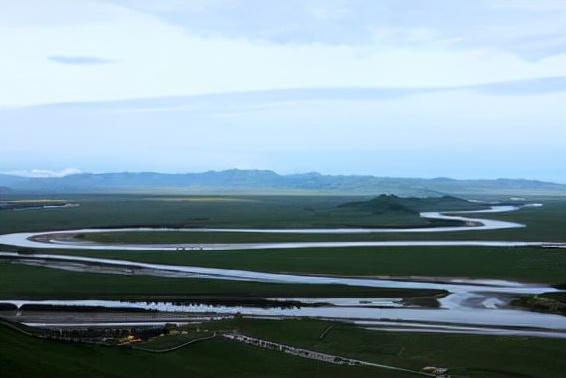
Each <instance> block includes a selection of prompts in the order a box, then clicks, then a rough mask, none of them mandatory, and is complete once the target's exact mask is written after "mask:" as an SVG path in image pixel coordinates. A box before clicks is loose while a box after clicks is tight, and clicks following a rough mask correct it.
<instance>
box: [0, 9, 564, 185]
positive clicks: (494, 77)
mask: <svg viewBox="0 0 566 378" xmlns="http://www.w3.org/2000/svg"><path fill="white" fill-rule="evenodd" d="M0 49H2V52H3V53H2V59H1V60H0V83H1V87H2V90H1V91H0V131H1V135H2V140H3V141H2V149H0V171H2V172H19V173H24V174H36V175H49V174H67V173H72V172H76V171H94V172H104V171H125V170H130V171H142V170H155V171H163V172H185V171H201V170H208V169H226V168H234V167H237V168H261V169H274V170H276V171H278V172H282V173H291V172H304V171H321V172H324V173H339V174H349V173H352V174H353V173H360V174H375V175H380V176H421V177H435V176H450V177H470V178H496V177H525V178H538V179H545V180H553V181H561V182H566V152H565V151H566V2H564V1H562V0H556V1H553V0H548V1H541V0H538V1H523V0H516V1H514V0H501V1H500V0H490V1H473V2H471V1H463V0H462V1H439V0H427V1H424V0H419V1H417V0H408V1H402V2H401V1H393V0H381V1H377V0H350V1H341V0H325V1H322V0H320V1H313V0H303V1H299V0H289V1H285V2H280V1H277V2H276V1H259V0H257V1H252V0H249V1H236V0H208V1H205V0H191V1H177V0H171V1H160V2H156V1H150V0H114V1H112V0H100V1H81V0H51V1H41V0H22V1H18V2H7V3H6V4H5V5H4V6H3V11H2V13H0Z"/></svg>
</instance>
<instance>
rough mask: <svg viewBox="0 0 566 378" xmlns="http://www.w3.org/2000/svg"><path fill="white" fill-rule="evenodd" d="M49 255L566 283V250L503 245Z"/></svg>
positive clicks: (288, 270) (332, 272)
mask: <svg viewBox="0 0 566 378" xmlns="http://www.w3.org/2000/svg"><path fill="white" fill-rule="evenodd" d="M49 252H50V253H58V254H70V255H82V256H96V257H105V258H115V259H122V260H130V261H142V262H150V263H159V264H172V265H189V266H201V267H214V268H225V269H242V270H253V271H261V272H275V273H279V272H283V273H299V274H327V275H348V276H372V275H392V276H440V277H468V278H498V279H509V280H517V281H524V282H535V283H549V284H563V283H566V253H564V250H559V249H542V248H511V247H510V248H503V247H418V248H417V247H411V248H409V247H386V248H363V247H360V248H321V249H292V250H254V251H245V250H244V251H225V252H221V251H215V252H199V251H195V252H176V251H157V252H156V251H86V250H77V251H75V250H60V251H52V250H50V251H49Z"/></svg>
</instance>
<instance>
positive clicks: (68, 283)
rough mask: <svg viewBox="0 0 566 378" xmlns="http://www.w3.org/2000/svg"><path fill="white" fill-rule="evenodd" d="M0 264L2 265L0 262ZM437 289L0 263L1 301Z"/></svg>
mask: <svg viewBox="0 0 566 378" xmlns="http://www.w3.org/2000/svg"><path fill="white" fill-rule="evenodd" d="M0 261H1V260H0ZM438 294H442V292H440V291H436V290H402V289H379V288H358V287H349V286H341V285H330V286H329V285H288V284H270V283H256V282H243V281H225V280H207V279H192V278H160V277H148V276H123V275H107V274H96V273H79V272H68V271H62V270H56V269H50V268H40V267H32V266H25V265H14V264H6V263H2V262H0V298H3V299H23V298H27V299H32V298H35V299H41V298H54V299H55V298H61V299H81V298H83V299H84V298H99V299H140V300H147V299H161V300H173V299H184V298H187V297H215V296H224V297H260V298H261V297H332V296H343V297H400V296H401V297H416V296H430V295H438Z"/></svg>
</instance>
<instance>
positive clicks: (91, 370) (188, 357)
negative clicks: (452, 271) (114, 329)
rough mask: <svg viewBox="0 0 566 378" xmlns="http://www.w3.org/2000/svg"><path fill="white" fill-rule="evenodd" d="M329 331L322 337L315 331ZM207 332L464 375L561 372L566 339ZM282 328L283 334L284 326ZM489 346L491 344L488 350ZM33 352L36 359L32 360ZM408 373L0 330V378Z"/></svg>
mask: <svg viewBox="0 0 566 378" xmlns="http://www.w3.org/2000/svg"><path fill="white" fill-rule="evenodd" d="M329 325H333V328H332V329H331V330H330V331H329V332H327V333H326V335H325V337H324V338H323V339H321V338H320V334H321V333H322V331H323V330H324V329H326V328H327V327H328V326H329ZM207 327H208V328H209V329H213V328H215V327H216V328H221V329H236V330H238V331H240V332H242V333H244V334H247V335H250V336H255V337H260V338H263V339H269V340H273V341H276V342H281V343H285V344H289V345H294V346H300V347H304V348H308V349H312V350H317V351H321V352H327V353H332V354H337V355H342V356H348V357H353V358H358V359H363V360H367V361H373V362H378V363H383V364H389V365H395V366H401V367H404V368H411V369H421V368H422V367H424V366H430V365H432V366H441V367H448V368H450V369H451V372H452V373H453V374H455V375H463V376H468V377H483V378H485V377H490V378H508V377H542V376H544V377H545V378H554V377H556V378H559V377H563V372H564V370H565V369H566V359H564V350H565V349H566V341H564V340H553V339H551V340H548V339H536V338H510V337H497V336H494V337H487V336H470V335H465V336H462V335H432V334H402V333H401V334H399V333H384V332H378V331H369V330H364V329H360V328H355V327H352V326H349V325H345V324H333V323H328V322H324V321H311V320H282V321H268V320H248V319H239V320H232V321H224V322H222V323H220V324H217V325H214V324H212V325H208V326H207ZM283 330H284V331H283ZM488 346H489V347H488ZM31 356H33V361H34V363H30V358H31ZM235 372H238V373H237V376H245V377H265V376H270V377H287V376H290V375H292V376H296V377H303V376H304V377H312V376H325V377H343V376H355V377H366V376H367V377H369V376H373V377H375V376H378V377H392V378H393V377H410V376H411V375H407V374H404V373H396V372H391V371H387V370H379V369H368V368H348V367H340V366H335V365H332V366H331V365H325V364H323V363H320V362H314V361H309V360H303V359H300V358H297V357H292V356H287V355H285V354H281V353H279V352H274V351H266V350H262V349H258V348H255V347H251V346H246V345H242V344H236V343H232V342H229V341H225V340H222V339H213V340H209V341H204V342H201V343H196V344H193V345H190V346H188V347H186V348H181V349H178V350H176V351H173V352H169V353H160V354H154V353H148V352H144V351H139V350H133V349H129V348H116V347H102V346H93V345H81V344H68V343H61V342H56V341H48V340H39V339H33V338H30V337H28V336H25V335H22V334H18V333H16V332H15V331H13V330H10V329H7V328H4V327H0V375H2V376H14V375H19V376H22V377H28V376H41V377H60V378H65V377H75V376H81V377H102V376H104V377H107V376H108V377H131V376H139V377H152V376H167V377H181V376H198V377H209V376H235Z"/></svg>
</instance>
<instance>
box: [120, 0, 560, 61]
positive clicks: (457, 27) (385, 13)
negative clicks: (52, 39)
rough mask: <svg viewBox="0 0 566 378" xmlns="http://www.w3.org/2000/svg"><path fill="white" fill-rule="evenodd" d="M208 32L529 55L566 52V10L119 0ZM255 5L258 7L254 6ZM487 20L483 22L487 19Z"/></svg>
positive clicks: (299, 0) (483, 3) (546, 2)
mask: <svg viewBox="0 0 566 378" xmlns="http://www.w3.org/2000/svg"><path fill="white" fill-rule="evenodd" d="M112 2H113V3H114V4H118V5H121V6H124V7H127V8H129V9H135V10H137V11H141V12H144V13H146V14H149V15H152V16H156V17H159V18H160V19H162V20H164V21H166V22H168V23H170V24H173V25H177V26H180V27H182V28H183V29H185V30H186V31H188V32H189V33H191V34H197V35H201V36H205V37H219V36H222V37H227V38H246V39H250V40H262V41H268V42H271V43H278V44H289V43H298V44H312V43H323V44H338V45H340V44H349V45H377V46H383V45H384V44H390V45H396V46H398V47H399V46H406V45H409V46H415V45H418V44H420V45H426V44H429V43H431V42H433V41H431V39H434V40H437V42H440V43H442V41H451V44H452V46H453V47H454V48H467V49H469V48H477V47H479V48H490V49H496V50H500V51H505V52H510V53H513V54H515V55H517V56H520V57H521V58H523V59H525V60H538V59H542V58H544V57H547V56H553V55H557V54H561V53H563V52H564V51H566V40H565V39H564V38H563V36H564V34H565V32H566V27H565V26H564V17H565V16H566V7H564V3H563V2H562V1H553V0H538V1H536V2H533V1H530V2H526V1H510V0H478V1H470V2H457V1H453V0H438V1H432V2H431V1H428V0H407V1H404V2H399V1H397V0H381V1H373V0H350V1H349V2H345V1H343V0H326V1H320V0H288V1H285V2H280V3H278V5H277V6H273V4H272V3H271V2H266V1H263V0H243V1H238V2H235V1H232V0H224V1H222V0H208V1H204V0H202V1H196V2H195V3H196V4H198V6H196V5H195V4H193V2H172V3H169V5H168V6H162V5H161V4H158V3H156V2H154V1H150V0H137V1H134V0H113V1H112ZM250 10H253V11H250ZM479 20H481V21H479Z"/></svg>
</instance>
